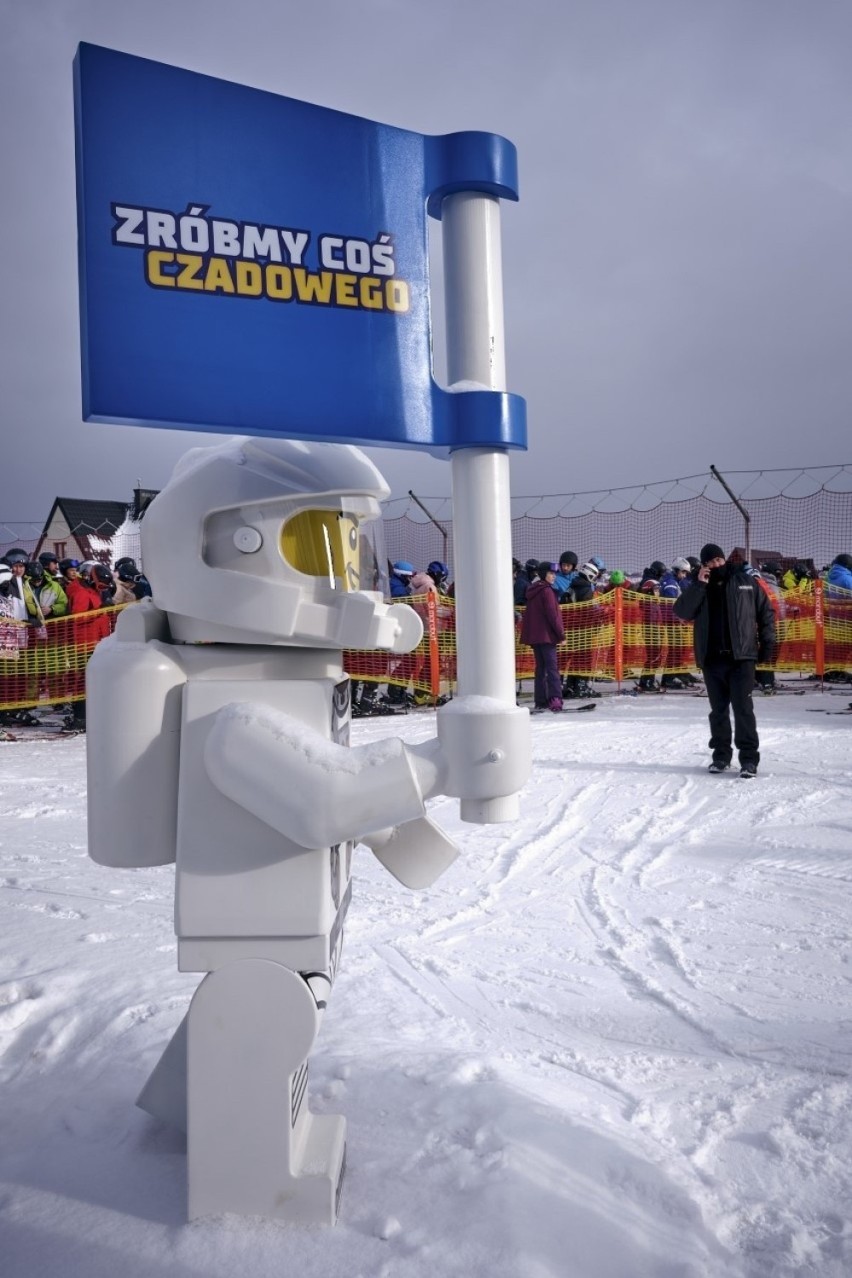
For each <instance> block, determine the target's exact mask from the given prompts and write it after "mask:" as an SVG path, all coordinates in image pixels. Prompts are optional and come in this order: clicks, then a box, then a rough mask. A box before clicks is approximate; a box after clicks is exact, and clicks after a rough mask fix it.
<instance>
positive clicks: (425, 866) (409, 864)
mask: <svg viewBox="0 0 852 1278" xmlns="http://www.w3.org/2000/svg"><path fill="white" fill-rule="evenodd" d="M361 842H362V843H364V844H365V845H366V846H367V847H368V848H369V849H370V850H371V852H372V853H373V855H374V856H375V857H376V859H377V860H379V861H381V863H382V865H383V866H384V867H385V869H386V870H387V871H388V873H389V874H392V875H393V877H394V878H395V879H397V880H398V881H399V882H400V883H402V884H404V886H405V887H409V888H415V889H419V888H427V887H431V886H432V884H433V883H434V882H435V880H436V879H438V878H439V877H440V876H441V875H442V874H443V873H444V871H445V870H447V869H449V867H450V866H451V865H452V863H453V861H455V859H456V857H457V856H458V854H459V850H458V847H457V846H456V844H455V843H454V842H453V841H452V839H451V838H449V837H448V836H447V835H446V834H444V831H443V830H442V829H440V827H439V826H437V825H435V823H434V821H431V820H430V819H429V817H425V816H424V817H418V818H417V819H416V820H414V821H406V822H405V824H404V825H397V826H395V827H394V828H393V829H391V830H378V831H376V833H375V834H370V835H368V836H367V837H366V838H364V839H362V840H361Z"/></svg>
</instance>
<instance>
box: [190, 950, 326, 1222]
mask: <svg viewBox="0 0 852 1278" xmlns="http://www.w3.org/2000/svg"><path fill="white" fill-rule="evenodd" d="M319 1022H320V1012H319V1010H318V1008H317V1004H316V1001H315V999H314V996H313V994H312V993H311V990H310V988H309V986H308V985H307V984H306V982H305V981H304V979H303V978H302V977H301V976H300V975H299V974H298V973H297V972H292V971H290V970H289V969H288V968H286V967H282V966H281V965H280V964H278V963H274V962H272V961H270V960H269V959H244V960H241V961H238V962H235V963H228V964H226V965H225V966H224V967H221V968H218V969H217V970H216V971H214V972H211V973H209V975H208V976H206V977H205V979H204V980H203V981H202V982H201V985H200V986H199V987H198V989H197V990H196V992H195V996H194V998H193V1000H192V1004H191V1005H190V1009H189V1018H188V1035H187V1156H188V1175H189V1217H190V1219H191V1220H192V1219H195V1218H196V1217H199V1216H207V1215H212V1214H217V1213H221V1212H237V1213H239V1214H241V1215H246V1216H253V1215H258V1216H269V1217H277V1218H278V1219H283V1220H294V1221H301V1222H304V1223H312V1224H329V1225H332V1224H334V1222H335V1220H336V1219H337V1208H338V1205H339V1199H340V1189H341V1186H342V1180H343V1172H344V1166H345V1159H344V1155H345V1133H346V1124H345V1122H344V1120H343V1119H342V1118H340V1117H338V1116H337V1115H316V1114H311V1112H310V1111H309V1109H308V1104H307V1070H308V1062H307V1057H308V1053H309V1051H310V1049H311V1046H312V1044H313V1042H314V1039H315V1037H316V1034H317V1030H318V1028H319Z"/></svg>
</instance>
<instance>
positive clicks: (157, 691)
mask: <svg viewBox="0 0 852 1278" xmlns="http://www.w3.org/2000/svg"><path fill="white" fill-rule="evenodd" d="M164 635H165V636H167V635H168V631H167V627H166V621H165V614H164V613H162V612H160V611H159V609H158V608H156V607H155V606H154V604H152V603H151V601H150V600H143V601H142V602H141V603H138V604H131V605H129V606H128V607H127V608H126V609H125V611H124V612H123V613H122V614H121V616H120V617H119V619H118V623H117V625H116V628H115V633H114V634H113V635H112V636H111V637H110V638H108V639H104V640H102V641H101V642H100V643H99V644H98V646H97V647H96V648H95V651H94V652H93V653H92V656H91V658H90V660H89V664H88V667H87V670H86V757H87V768H88V812H89V856H90V857H91V858H92V860H93V861H97V862H98V864H99V865H111V866H116V867H118V868H121V869H129V868H133V867H141V866H151V865H168V864H169V863H170V862H172V861H174V859H175V848H176V842H177V800H178V772H179V768H180V729H181V703H182V697H183V685H184V683H185V682H186V674H185V672H184V670H183V669H182V667H181V665H180V664H179V662H178V661H177V659H176V656H175V648H174V647H173V645H171V644H169V643H167V642H163V640H162V638H161V636H164Z"/></svg>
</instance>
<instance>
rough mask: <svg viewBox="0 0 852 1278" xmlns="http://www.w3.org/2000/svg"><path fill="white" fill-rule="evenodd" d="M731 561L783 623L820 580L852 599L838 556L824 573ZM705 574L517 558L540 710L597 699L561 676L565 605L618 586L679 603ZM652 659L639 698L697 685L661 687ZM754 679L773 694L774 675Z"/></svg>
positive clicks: (687, 567)
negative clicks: (795, 596) (791, 601)
mask: <svg viewBox="0 0 852 1278" xmlns="http://www.w3.org/2000/svg"><path fill="white" fill-rule="evenodd" d="M730 562H731V563H732V564H733V565H734V566H736V567H740V568H742V570H743V572H744V573H745V574H746V575H747V576H750V577H752V578H754V580H755V581H756V582H758V583H759V584H760V586H761V587H762V589H763V590H764V592H765V593H766V594H767V596H768V598H769V600H770V602H771V604H772V607H773V610H774V612H775V614H776V615H777V616H782V615H783V611H784V608H785V607H786V603H785V599H784V596H785V594H790V593H791V592H798V593H803V594H804V593H807V592H809V591H812V590H813V583H814V581H815V580H816V579H817V578H821V579H822V580H823V581H824V582H825V585H826V587H827V589H828V591H829V593H831V591H832V590H833V589H834V590H836V591H844V592H845V591H850V592H852V555H848V554H838V555H836V556H835V557H834V559H833V560H832V561H831V563H830V564H827V565H826V566H825V567H824V568H823V569H822V571H821V572H817V570H816V569H815V568H814V567H813V565H812V564H808V563H806V562H805V561H803V560H796V561H793V562H792V563H790V564H788V566H787V567H786V568H784V567H783V566H782V564H781V563H778V562H775V561H772V560H769V561H767V562H765V563H762V564H761V565H760V567H759V568H753V567H752V566H751V565H749V564H746V563H745V562H744V561H743V560H742V558H738V557H737V555H736V554H734V555H732V556H731V558H730ZM701 569H702V564H701V560H700V558H699V557H698V556H697V555H682V556H678V557H677V558H676V559H674V560H673V562H672V563H671V564H670V565H667V564H665V563H664V562H663V561H662V560H661V559H655V560H654V561H653V562H652V563H651V564H650V565H649V566H648V567H647V568H646V569H645V570H644V571H643V572H642V573H639V574H631V575H628V574H627V573H625V572H623V571H622V570H621V569H612V570H611V571H608V570H607V567H606V564H605V562H604V560H603V559H601V558H600V556H598V555H591V556H589V558H588V559H586V560H584V561H583V562H582V563H581V561H580V559H579V556H578V555H576V554H575V553H574V551H571V550H566V551H564V552H563V553H562V554H561V555H560V556H559V559H558V560H540V559H528V560H527V561H526V563H521V561H520V560H518V559H513V560H512V575H513V592H514V602H515V606H516V608H517V609H518V610H519V615H520V625H521V630H520V638H521V642H522V643H524V644H526V645H528V646H529V647H531V648H532V649H533V653H534V656H535V681H534V700H535V707H536V709H539V710H544V709H549V710H551V711H553V712H555V713H558V712H559V711H560V710H562V708H563V701H564V700H565V699H566V698H578V697H582V698H584V699H585V698H589V697H594V696H596V695H599V694H597V693H595V691H594V689H593V688H592V686H591V684H590V683H589V681H588V680H587V679H584V678H582V677H580V676H577V675H571V674H566V675H560V672H559V669H558V664H557V656H556V649H557V647H558V646H559V644H561V643H562V642H563V640H564V638H565V625H564V615H563V613H562V611H561V608H560V607H559V605H562V604H574V603H587V602H588V601H589V600H592V599H594V598H595V597H596V596H597V597H600V596H602V595H605V594H607V593H608V592H609V591H612V590H614V589H616V588H617V587H626V588H628V589H631V590H635V591H637V592H638V593H639V594H642V595H646V596H650V597H652V598H654V599H669V600H677V599H678V598H680V596H681V595H682V594H683V592H684V591H685V590H686V589H687V587H688V586H689V585H690V584H692V583H694V582H695V581H696V580H697V579H698V576H699V573H700V572H701ZM521 610H522V611H521ZM653 658H654V654H653V653H649V662H648V668H647V669H646V670H645V671H643V673H642V674H641V675H640V676H639V680H638V690H639V691H640V692H660V691H665V690H666V689H667V688H682V687H684V686H686V685H688V684H690V683H695V682H697V681H696V679H695V676H694V675H692V674H691V673H690V672H681V673H679V674H663V675H662V676H661V678H660V679H659V681H658V680H657V678H656V675H655V667H656V665H657V664H658V663H656V662H655V661H654V659H653ZM756 679H757V682H758V684H759V685H760V686H761V687H762V688H763V690H764V691H768V692H771V691H772V690H773V689H774V686H775V675H774V674H773V672H772V671H771V670H759V671H757V673H756Z"/></svg>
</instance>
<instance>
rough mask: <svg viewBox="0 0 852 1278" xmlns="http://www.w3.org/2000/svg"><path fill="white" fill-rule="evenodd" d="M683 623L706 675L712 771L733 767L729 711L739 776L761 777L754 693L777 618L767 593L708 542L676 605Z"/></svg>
mask: <svg viewBox="0 0 852 1278" xmlns="http://www.w3.org/2000/svg"><path fill="white" fill-rule="evenodd" d="M674 612H675V616H676V617H680V619H681V621H691V622H692V623H693V642H694V644H695V662H696V665H698V666H699V667H700V669H701V670H702V671H703V673H704V683H705V686H706V688H707V695H708V697H709V698H710V749H711V750H712V751H713V760H712V762H711V764H710V771H711V772H725V771H726V770H727V769H728V768H729V767H730V766H731V759H732V757H733V750H732V749H731V719H730V711H731V710H733V712H734V733H733V739H734V743H735V745H736V747H737V751H738V754H739V760H740V776H741V777H743V778H750V777H754V776H757V765H758V763H759V762H760V751H759V749H758V746H759V742H758V736H757V723H756V722H755V718H754V704H753V702H752V696H751V694H752V689H753V688H754V671H755V666H756V664H757V662H758V661H760V662H764V661H769V660H770V659H771V657H772V651H773V649H774V646H775V614H774V613H773V611H772V605H771V604H770V602H769V599H768V598H767V595H766V592H765V591H764V590H763V589H762V588H761V586H760V584H759V582H758V581H757V578H756V577H755V576H754V574H753V573H752V571H751V569H750V568H748V567H746V565H745V564H729V563H726V562H725V556H724V554H723V553H722V550H721V549H720V547H719V546H716V545H714V544H713V542H708V544H707V545H706V546H704V547H703V549H702V551H701V567H700V568H698V569H697V571H696V572H695V573H694V574H693V576H692V578H691V580H690V583H689V585H688V586H687V587H686V589H685V590H684V592H683V594H682V595H681V596H680V598H679V599H676V600H675V603H674Z"/></svg>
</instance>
